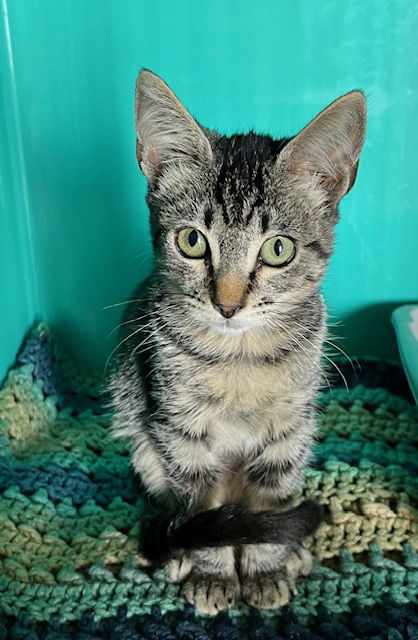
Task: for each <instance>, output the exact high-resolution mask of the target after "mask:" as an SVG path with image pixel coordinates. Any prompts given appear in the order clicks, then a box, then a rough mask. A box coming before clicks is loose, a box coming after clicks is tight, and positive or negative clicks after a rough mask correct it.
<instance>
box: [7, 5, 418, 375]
mask: <svg viewBox="0 0 418 640" xmlns="http://www.w3.org/2000/svg"><path fill="white" fill-rule="evenodd" d="M3 19H4V23H3V24H2V33H1V37H2V42H1V48H0V54H1V58H0V62H1V68H2V76H1V81H2V100H3V110H2V115H1V121H0V124H1V131H2V133H3V132H5V135H6V139H5V143H3V142H2V145H1V151H0V153H1V156H0V158H1V168H0V177H1V187H2V194H1V195H2V211H1V222H2V230H1V233H0V243H1V246H0V250H1V254H0V256H1V257H0V260H1V262H0V266H1V287H2V290H1V294H0V304H1V316H2V317H1V325H0V327H1V331H2V340H1V345H0V349H1V353H0V362H1V364H2V371H1V372H3V371H4V369H5V367H6V366H7V365H9V364H10V363H11V360H12V358H13V355H14V352H15V350H16V349H17V347H18V344H19V342H20V339H21V337H22V335H23V333H24V331H26V330H27V329H28V328H29V326H30V324H31V323H32V322H33V321H34V319H35V318H42V319H44V320H46V321H47V322H49V323H50V324H51V325H52V326H53V327H54V328H55V330H56V331H57V332H58V333H59V334H60V335H61V337H62V338H63V339H64V341H65V342H66V343H67V345H68V346H69V347H70V348H71V349H72V351H73V352H74V353H75V354H77V356H79V357H80V358H81V359H82V360H84V361H86V362H88V363H89V364H93V365H95V366H103V363H104V361H105V359H106V356H107V355H108V354H109V353H110V351H111V350H112V348H113V346H114V338H115V335H114V334H113V335H112V336H110V337H108V335H109V333H110V332H111V331H112V329H113V328H114V327H115V326H116V325H117V323H118V318H119V316H120V312H121V307H120V306H116V307H113V308H111V309H104V307H106V306H108V305H114V304H116V303H119V302H121V301H123V300H124V298H125V297H126V296H127V295H128V294H129V293H130V291H131V289H132V288H133V286H134V284H135V283H136V281H137V280H139V279H140V278H141V277H143V275H144V274H145V273H146V271H147V269H148V268H149V264H150V259H149V252H150V243H149V238H148V226H147V211H146V207H145V203H144V194H145V180H144V178H143V177H142V175H141V174H140V173H139V170H138V169H137V166H136V160H135V152H134V147H135V144H134V143H135V136H134V129H133V116H132V112H133V88H134V81H135V77H136V74H137V71H138V69H139V68H140V67H143V66H145V67H148V68H150V69H152V70H154V71H155V72H156V73H158V74H160V75H161V76H163V78H164V79H166V81H167V82H168V83H169V84H171V85H172V87H173V88H174V90H175V91H176V93H177V94H178V95H179V97H180V98H181V99H182V100H183V101H184V102H185V104H186V105H187V106H188V107H189V108H190V110H191V111H192V113H193V114H195V115H196V116H197V117H198V119H199V120H200V121H201V122H202V123H203V124H205V125H207V126H209V127H215V128H217V129H219V130H221V131H224V132H233V131H234V130H236V129H239V130H248V129H249V128H251V127H254V128H255V129H258V130H259V131H262V132H269V133H272V134H276V135H278V136H280V135H286V134H291V133H294V132H296V131H297V130H298V129H299V128H301V127H302V126H303V125H304V124H306V123H307V121H308V120H309V119H310V118H312V117H313V116H314V115H316V113H317V112H318V111H319V110H321V109H322V108H323V107H324V106H326V105H327V104H328V103H329V102H330V101H332V100H333V99H334V98H336V97H337V96H339V95H341V94H343V93H345V92H347V91H348V90H350V89H353V88H361V89H363V90H364V91H365V92H366V95H367V97H368V100H369V128H368V138H367V143H366V146H365V150H364V155H363V158H362V161H361V163H360V171H359V177H358V181H357V184H356V187H355V189H354V190H353V192H352V193H351V194H350V195H349V196H348V197H347V199H346V200H345V201H344V203H343V205H342V219H341V223H340V225H339V228H338V239H337V245H336V253H335V256H334V258H333V259H332V263H331V265H330V269H329V273H328V276H327V280H326V283H325V286H324V291H325V293H326V296H327V299H328V303H329V308H330V314H332V320H333V321H334V320H338V321H343V323H344V324H343V325H342V326H340V327H338V329H337V333H338V335H342V336H346V340H345V341H344V342H342V343H341V345H344V346H345V348H346V349H348V350H349V351H350V352H352V353H360V354H362V353H372V354H382V355H392V356H393V355H396V348H395V345H394V340H393V333H392V330H391V327H390V324H389V320H388V317H389V316H388V313H389V311H390V309H391V308H392V307H393V306H394V305H395V304H396V303H398V302H405V301H410V300H414V299H415V300H416V299H417V298H418V284H417V283H418V261H417V257H416V254H417V241H418V211H417V200H418V196H417V174H418V152H417V150H418V127H417V126H416V123H417V118H418V38H417V33H418V11H417V4H416V1H415V0H346V1H345V2H341V0H326V1H325V0H323V1H322V0H321V1H319V0H318V1H314V0H271V1H267V0H259V1H258V2H254V0H229V1H228V0H212V1H211V2H208V1H206V2H199V1H198V0H175V1H174V0H171V1H169V0H147V1H145V0H3ZM8 33H9V36H10V37H9V38H8ZM3 120H4V121H3ZM1 372H0V373H1Z"/></svg>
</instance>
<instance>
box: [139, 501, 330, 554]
mask: <svg viewBox="0 0 418 640" xmlns="http://www.w3.org/2000/svg"><path fill="white" fill-rule="evenodd" d="M321 515H322V512H321V508H320V507H319V505H317V504H316V503H315V502H312V501H310V500H307V501H306V502H303V503H302V504H300V505H299V506H297V507H295V508H293V509H290V510H289V511H281V512H276V511H250V510H249V508H248V507H247V506H245V505H242V504H225V505H223V506H222V507H219V508H218V509H210V510H209V511H201V512H197V513H192V514H190V515H186V516H179V517H177V518H173V519H168V518H167V519H161V518H160V519H153V520H151V521H149V522H148V523H146V524H145V523H144V525H145V526H144V528H143V530H142V535H141V549H140V550H141V552H142V553H143V555H144V556H145V557H146V558H148V559H149V560H150V561H151V562H163V561H165V560H167V559H168V558H169V557H170V556H171V555H172V554H173V552H174V551H176V550H177V549H199V548H202V547H223V546H227V545H238V544H260V543H263V542H272V543H278V544H289V543H296V542H300V541H301V540H303V538H306V537H307V536H309V535H311V533H313V532H314V531H315V529H316V528H317V527H318V525H319V523H320V521H321Z"/></svg>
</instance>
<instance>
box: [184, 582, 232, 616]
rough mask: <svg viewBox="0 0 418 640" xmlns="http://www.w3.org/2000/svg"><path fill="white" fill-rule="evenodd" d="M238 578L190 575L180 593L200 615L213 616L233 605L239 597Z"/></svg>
mask: <svg viewBox="0 0 418 640" xmlns="http://www.w3.org/2000/svg"><path fill="white" fill-rule="evenodd" d="M239 591H240V583H239V580H238V576H237V575H235V576H229V577H227V578H223V577H222V576H217V575H200V574H198V573H192V574H191V575H190V577H189V578H188V579H187V580H186V582H185V583H184V585H183V589H182V593H183V595H184V597H185V598H186V600H187V601H188V602H190V604H192V605H194V606H195V607H196V609H197V610H198V611H200V613H206V614H208V615H211V616H214V615H216V614H217V613H219V611H222V610H223V609H229V608H230V607H232V606H233V605H234V604H235V601H236V599H237V597H238V595H239Z"/></svg>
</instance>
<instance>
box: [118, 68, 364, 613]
mask: <svg viewBox="0 0 418 640" xmlns="http://www.w3.org/2000/svg"><path fill="white" fill-rule="evenodd" d="M135 120H136V133H137V157H138V162H139V166H140V168H141V169H142V171H143V173H144V174H145V176H146V178H147V181H148V194H147V202H148V205H149V209H150V215H151V232H152V239H153V245H154V251H155V267H154V271H153V273H152V275H151V276H150V277H149V278H148V279H147V280H146V281H145V282H144V283H143V284H141V285H140V287H139V288H138V289H137V290H136V291H135V293H134V294H133V296H132V298H131V300H130V301H129V303H128V306H127V312H126V314H125V317H124V323H123V325H122V328H123V332H122V336H121V345H120V349H119V352H118V356H117V362H116V366H115V369H114V371H113V373H112V375H111V380H110V389H111V396H112V403H113V406H114V420H113V431H114V433H115V435H117V436H124V437H127V438H128V439H129V441H130V443H131V445H132V464H133V468H134V470H135V472H137V473H138V474H139V476H140V479H141V482H142V485H143V486H144V488H145V490H146V491H147V493H148V495H149V496H151V497H152V498H153V499H154V501H155V502H156V503H157V504H159V505H163V506H164V513H165V514H167V517H168V520H159V521H158V522H157V524H156V525H155V526H153V527H151V528H150V529H148V531H147V532H146V533H145V534H144V536H143V540H142V546H143V552H144V553H145V555H147V556H148V557H149V558H150V559H151V560H159V561H161V562H164V563H165V568H166V571H167V572H168V574H169V575H170V576H171V578H172V579H173V580H176V581H181V582H183V593H184V595H185V597H186V598H187V599H188V600H189V602H191V603H193V604H194V605H195V606H196V607H197V608H198V609H200V610H201V611H203V612H206V613H216V612H217V611H219V610H221V609H224V608H227V607H230V606H231V605H232V604H233V603H234V602H235V600H236V598H237V597H238V595H239V594H241V595H242V597H243V599H244V600H245V601H246V602H247V603H249V604H251V605H254V606H256V607H260V608H275V607H278V606H280V605H282V604H284V603H286V602H287V601H288V599H289V597H290V591H292V589H294V579H295V577H296V576H297V574H300V573H306V572H308V571H309V568H310V555H309V554H308V552H307V551H306V550H305V549H304V547H303V546H295V545H296V543H299V542H301V541H302V539H303V538H304V537H305V536H307V535H309V534H310V533H312V531H313V530H314V529H315V527H316V526H317V525H318V522H319V510H318V507H317V506H316V505H315V504H314V503H312V502H305V503H302V504H301V505H299V506H297V507H294V506H289V505H290V501H291V499H292V496H293V495H294V493H295V490H296V489H297V487H298V486H299V483H300V476H301V472H302V470H303V469H304V467H305V466H306V465H307V464H308V462H309V457H310V450H311V445H312V440H313V438H314V435H315V416H314V404H315V396H316V394H317V392H318V389H319V387H320V385H321V384H322V379H323V378H322V369H321V362H322V357H321V351H322V347H323V343H324V339H325V331H326V330H325V308H324V303H323V300H322V297H321V294H320V285H321V279H322V277H323V275H324V271H325V269H326V266H327V262H328V259H329V257H330V255H331V252H332V247H333V239H334V227H335V224H336V222H337V220H338V203H339V201H340V200H341V198H342V197H343V196H344V195H345V194H346V193H347V192H348V191H349V190H350V189H351V187H352V186H353V184H354V181H355V178H356V173H357V166H358V162H359V156H360V152H361V149H362V146H363V142H364V136H365V122H366V103H365V98H364V96H363V94H362V93H361V92H360V91H352V92H351V93H348V94H346V95H344V96H343V97H341V98H339V99H338V100H336V101H335V102H333V103H332V104H330V105H329V106H328V107H327V108H326V109H325V110H324V111H322V112H321V113H320V114H319V115H318V116H317V117H316V118H315V119H314V120H313V121H312V122H311V123H310V124H308V125H307V126H306V127H305V128H304V129H303V130H302V131H301V132H300V133H299V134H298V135H296V136H295V137H291V138H281V139H278V140H277V139H273V138H271V137H270V136H267V135H257V134H255V133H253V132H251V133H248V134H246V135H241V134H236V135H232V136H230V137H228V136H223V135H221V134H219V133H218V132H216V131H211V130H208V129H205V128H204V127H202V126H201V125H199V124H198V123H197V122H196V120H194V118H193V117H192V116H191V115H190V114H189V112H188V111H187V110H186V109H185V107H184V106H183V105H182V104H181V103H180V101H179V100H178V99H177V97H176V96H175V95H174V93H173V92H172V91H171V89H170V88H169V87H168V86H167V85H166V84H165V83H164V82H163V81H162V80H161V79H160V78H159V77H158V76H157V75H155V74H154V73H152V72H150V71H148V70H143V71H141V72H140V74H139V76H138V80H137V84H136V101H135ZM286 505H287V506H286Z"/></svg>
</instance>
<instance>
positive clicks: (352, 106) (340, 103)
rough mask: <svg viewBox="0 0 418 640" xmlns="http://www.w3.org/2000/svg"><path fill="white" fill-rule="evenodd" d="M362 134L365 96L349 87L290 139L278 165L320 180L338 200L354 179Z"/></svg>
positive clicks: (331, 196) (363, 137) (364, 118)
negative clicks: (348, 91)
mask: <svg viewBox="0 0 418 640" xmlns="http://www.w3.org/2000/svg"><path fill="white" fill-rule="evenodd" d="M365 134H366V99H365V97H364V95H363V93H362V92H361V91H351V92H350V93H347V94H346V95H344V96H342V97H341V98H338V100H335V102H332V103H331V104H330V105H329V106H328V107H327V108H326V109H324V111H321V113H320V114H319V115H317V116H316V118H314V120H312V121H311V122H310V123H309V124H308V125H307V126H306V127H305V128H304V129H302V131H301V132H300V133H299V134H298V135H297V136H296V137H295V138H293V139H292V140H291V141H290V142H289V144H288V145H287V146H286V147H285V148H284V149H283V151H282V153H281V154H280V156H279V165H281V166H283V167H285V169H289V170H290V171H292V172H296V173H297V174H299V175H301V176H303V175H305V177H306V178H309V179H311V180H312V179H313V181H314V182H315V183H316V184H318V183H319V184H321V186H323V187H324V188H325V190H326V191H327V193H328V197H329V198H330V199H331V200H332V201H334V202H338V201H339V200H340V199H341V198H342V197H343V196H344V195H345V194H346V193H348V191H350V189H351V187H352V186H353V184H354V182H355V179H356V175H357V168H358V163H359V157H360V153H361V150H362V147H363V144H364V139H365ZM283 163H284V164H283Z"/></svg>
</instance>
